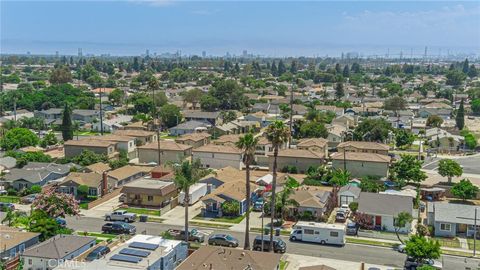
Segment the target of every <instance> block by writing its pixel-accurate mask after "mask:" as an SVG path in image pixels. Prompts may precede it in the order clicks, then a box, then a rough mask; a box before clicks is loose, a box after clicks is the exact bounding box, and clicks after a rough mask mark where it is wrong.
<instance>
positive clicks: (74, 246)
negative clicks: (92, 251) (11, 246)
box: [23, 234, 95, 259]
mask: <svg viewBox="0 0 480 270" xmlns="http://www.w3.org/2000/svg"><path fill="white" fill-rule="evenodd" d="M89 243H92V244H93V245H95V237H88V236H78V235H65V234H59V235H56V236H54V237H52V238H50V239H48V240H46V241H44V242H42V243H40V244H38V245H35V246H33V247H31V248H29V249H27V250H25V252H24V253H23V256H28V257H39V258H48V259H62V258H64V257H66V256H67V255H68V254H70V253H72V252H74V251H76V250H78V249H79V248H81V247H83V246H85V245H87V244H89Z"/></svg>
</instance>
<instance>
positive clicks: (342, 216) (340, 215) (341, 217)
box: [335, 212, 347, 223]
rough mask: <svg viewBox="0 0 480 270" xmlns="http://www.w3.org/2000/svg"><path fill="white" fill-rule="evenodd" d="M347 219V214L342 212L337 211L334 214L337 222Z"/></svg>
mask: <svg viewBox="0 0 480 270" xmlns="http://www.w3.org/2000/svg"><path fill="white" fill-rule="evenodd" d="M346 220H347V215H346V214H345V213H343V212H337V214H336V215H335V221H337V222H342V223H343V222H345V221H346Z"/></svg>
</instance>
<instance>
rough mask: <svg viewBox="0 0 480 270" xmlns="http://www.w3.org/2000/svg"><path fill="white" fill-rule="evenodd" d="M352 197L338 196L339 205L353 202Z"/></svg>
mask: <svg viewBox="0 0 480 270" xmlns="http://www.w3.org/2000/svg"><path fill="white" fill-rule="evenodd" d="M353 199H354V198H353V196H340V205H342V204H350V203H351V202H353Z"/></svg>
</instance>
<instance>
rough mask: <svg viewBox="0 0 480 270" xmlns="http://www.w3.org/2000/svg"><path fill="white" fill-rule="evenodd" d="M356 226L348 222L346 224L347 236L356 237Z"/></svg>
mask: <svg viewBox="0 0 480 270" xmlns="http://www.w3.org/2000/svg"><path fill="white" fill-rule="evenodd" d="M357 233H358V225H357V223H355V222H349V223H348V224H347V235H357Z"/></svg>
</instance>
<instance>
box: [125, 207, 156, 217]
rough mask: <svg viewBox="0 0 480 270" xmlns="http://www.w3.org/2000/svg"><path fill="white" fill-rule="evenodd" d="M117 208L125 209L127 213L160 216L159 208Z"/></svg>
mask: <svg viewBox="0 0 480 270" xmlns="http://www.w3.org/2000/svg"><path fill="white" fill-rule="evenodd" d="M117 210H125V211H127V212H129V213H134V214H137V215H148V216H160V210H156V209H149V208H130V207H129V208H118V209H117Z"/></svg>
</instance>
